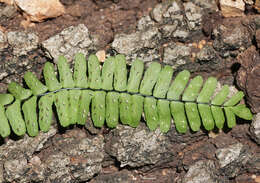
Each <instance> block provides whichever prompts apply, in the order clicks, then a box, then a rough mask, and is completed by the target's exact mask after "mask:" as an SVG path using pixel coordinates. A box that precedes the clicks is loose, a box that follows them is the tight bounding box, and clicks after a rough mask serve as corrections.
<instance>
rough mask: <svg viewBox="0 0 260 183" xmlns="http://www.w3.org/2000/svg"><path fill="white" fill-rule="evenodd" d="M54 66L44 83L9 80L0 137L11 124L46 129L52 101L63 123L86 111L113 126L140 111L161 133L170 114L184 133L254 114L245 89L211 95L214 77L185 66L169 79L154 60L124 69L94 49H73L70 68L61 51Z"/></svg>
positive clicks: (18, 129) (134, 119)
mask: <svg viewBox="0 0 260 183" xmlns="http://www.w3.org/2000/svg"><path fill="white" fill-rule="evenodd" d="M57 68H58V73H59V80H58V79H57V77H56V75H55V69H54V65H53V64H52V63H50V62H47V63H46V64H45V66H44V69H43V76H44V80H45V84H46V85H44V84H43V83H41V82H40V81H39V80H38V79H37V78H36V76H35V75H33V73H31V72H27V73H26V74H25V75H24V80H25V83H26V85H27V86H28V88H29V89H25V88H22V87H21V86H20V85H19V84H17V83H15V82H11V83H10V84H9V86H8V91H9V92H10V93H8V94H0V116H1V117H0V135H1V136H2V137H6V136H8V135H10V133H11V129H12V130H13V132H14V133H15V134H16V135H23V134H25V133H26V131H27V133H28V134H29V135H30V136H36V135H37V134H38V131H39V129H40V130H41V131H44V132H47V131H48V130H49V128H50V125H51V122H52V115H53V111H52V107H53V105H54V106H55V107H56V111H57V115H58V118H59V123H60V125H61V126H63V127H67V126H69V125H73V124H79V125H84V124H85V122H86V118H87V116H88V114H89V111H91V118H92V121H93V123H94V126H96V127H102V126H103V125H104V123H105V122H106V125H107V126H108V127H109V128H115V127H116V126H117V124H118V123H119V121H121V123H122V124H125V125H129V126H132V127H137V126H138V125H139V123H140V121H141V117H142V113H144V116H145V121H146V123H147V126H148V128H149V129H150V130H155V129H157V128H158V127H159V128H160V130H161V131H162V132H164V133H166V132H168V131H169V129H170V126H171V121H172V118H173V119H174V123H175V127H176V129H177V131H178V132H180V133H185V132H186V131H187V129H188V126H189V127H190V128H191V130H192V131H198V130H200V128H201V125H203V126H204V128H205V129H206V130H208V131H210V130H212V129H214V128H215V127H217V128H220V129H221V128H223V126H224V124H225V120H227V126H228V127H229V128H232V127H233V126H234V125H235V124H236V116H238V117H240V118H243V119H246V120H251V119H252V114H251V112H250V110H249V109H248V108H247V107H246V106H245V105H244V104H239V103H240V101H241V100H242V98H243V97H244V94H243V92H241V91H239V92H237V93H236V94H235V95H233V96H232V97H231V98H230V99H228V98H227V97H228V94H229V87H228V86H227V85H224V86H223V87H222V89H221V90H220V91H219V92H218V93H217V94H216V95H215V96H214V97H213V95H214V93H215V90H216V85H217V80H216V78H214V77H209V78H208V79H207V80H206V81H205V82H204V81H203V78H202V77H201V76H196V77H195V78H193V79H191V80H190V73H189V71H187V70H184V71H182V72H180V73H178V74H177V76H176V77H175V79H174V80H173V81H172V75H173V69H172V68H171V67H170V66H167V65H166V66H161V64H159V63H157V62H152V63H151V64H150V65H149V67H148V69H147V70H146V71H145V72H144V63H143V62H142V61H140V60H138V59H137V60H135V61H134V62H133V63H132V66H131V69H130V71H129V75H128V71H127V67H126V59H125V57H124V56H123V55H117V56H114V57H109V58H107V60H106V61H105V62H104V64H103V66H102V68H101V66H100V63H99V61H98V58H97V57H96V56H95V55H90V56H89V58H88V62H86V59H85V57H84V55H83V54H77V55H76V56H75V64H74V72H73V73H72V72H71V70H70V68H69V65H68V63H67V60H66V58H65V57H63V56H61V57H59V59H58V64H57ZM14 99H15V101H14V102H13V100H14ZM90 109H91V110H90ZM37 111H38V112H37ZM9 124H10V125H9Z"/></svg>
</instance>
